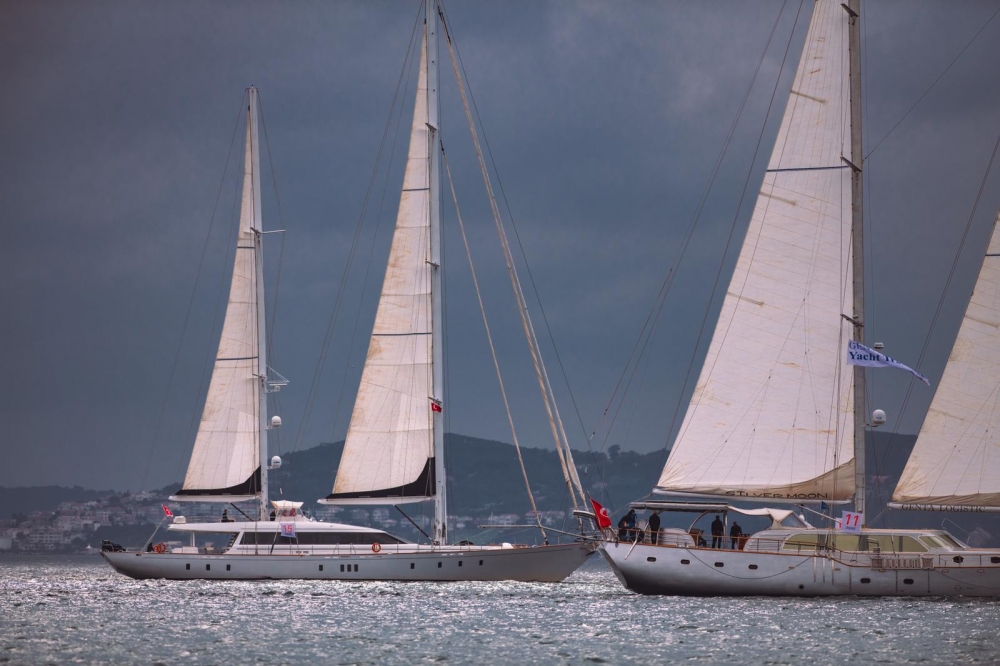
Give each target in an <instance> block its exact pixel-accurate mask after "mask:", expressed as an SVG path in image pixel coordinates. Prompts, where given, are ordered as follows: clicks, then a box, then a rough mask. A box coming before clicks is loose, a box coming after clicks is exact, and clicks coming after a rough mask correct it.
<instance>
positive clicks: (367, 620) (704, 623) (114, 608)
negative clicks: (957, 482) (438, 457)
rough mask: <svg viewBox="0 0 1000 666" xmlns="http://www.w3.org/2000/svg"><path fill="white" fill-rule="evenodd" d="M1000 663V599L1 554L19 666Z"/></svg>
mask: <svg viewBox="0 0 1000 666" xmlns="http://www.w3.org/2000/svg"><path fill="white" fill-rule="evenodd" d="M668 660H669V661H687V662H695V663H707V664H716V663H740V664H745V663H762V664H763V663H768V664H802V663H806V662H810V663H814V664H824V663H848V662H855V663H858V662H860V663H893V664H894V663H924V664H927V663H930V664H952V663H997V662H998V661H1000V602H998V601H982V600H942V599H918V600H910V599H856V598H840V599H766V598H736V599H690V598H681V597H641V596H638V595H635V594H632V593H629V592H627V591H626V590H625V589H623V588H622V587H621V585H619V583H618V581H617V580H616V579H615V578H614V576H613V575H612V574H611V573H610V572H609V571H608V570H607V568H606V567H605V565H604V564H603V563H602V562H600V561H599V560H597V559H596V557H595V558H594V559H592V560H591V561H590V563H588V565H587V566H585V567H584V568H583V569H582V570H581V571H578V572H577V573H576V574H574V575H573V576H572V577H571V578H570V579H569V580H568V581H567V582H565V583H562V584H533V583H401V584H394V583H349V582H335V581H331V582H316V581H312V582H308V581H287V582H276V581H262V582H220V581H189V582H168V581H133V580H130V579H128V578H125V577H123V576H120V575H118V574H115V573H113V572H112V571H111V569H110V568H109V567H107V566H106V565H105V564H104V563H103V561H102V560H101V559H100V558H99V557H97V556H81V557H66V558H54V557H46V558H19V559H4V560H0V662H5V663H32V664H33V663H66V662H118V663H144V664H156V663H164V664H166V663H178V662H185V663H197V664H210V663H222V662H229V663H246V662H263V663H301V662H304V661H317V662H324V663H378V664H396V663H414V662H421V661H433V662H450V663H472V662H475V663H496V662H509V663H511V664H514V663H523V662H536V663H558V662H574V663H580V662H591V663H595V662H596V663H601V662H607V663H628V662H645V663H664V662H666V661H668Z"/></svg>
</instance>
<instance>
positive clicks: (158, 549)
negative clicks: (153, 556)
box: [153, 543, 167, 554]
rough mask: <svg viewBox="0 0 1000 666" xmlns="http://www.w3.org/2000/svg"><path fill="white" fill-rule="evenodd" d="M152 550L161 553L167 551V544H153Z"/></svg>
mask: <svg viewBox="0 0 1000 666" xmlns="http://www.w3.org/2000/svg"><path fill="white" fill-rule="evenodd" d="M153 552H154V553H161V554H162V553H165V552H167V544H165V543H158V544H156V545H155V546H153Z"/></svg>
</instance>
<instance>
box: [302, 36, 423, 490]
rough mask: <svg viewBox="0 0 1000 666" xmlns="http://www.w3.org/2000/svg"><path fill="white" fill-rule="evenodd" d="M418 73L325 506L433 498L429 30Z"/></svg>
mask: <svg viewBox="0 0 1000 666" xmlns="http://www.w3.org/2000/svg"><path fill="white" fill-rule="evenodd" d="M419 71H420V73H419V77H418V82H417V92H416V102H415V105H414V113H413V124H412V126H411V130H410V147H409V153H408V155H407V162H406V169H405V173H404V176H403V187H402V194H401V196H400V202H399V212H398V214H397V217H396V228H395V232H394V234H393V239H392V246H391V248H390V250H389V262H388V267H387V269H386V273H385V279H384V281H383V284H382V293H381V296H380V298H379V304H378V310H377V312H376V314H375V325H374V327H373V330H372V335H371V339H370V341H369V346H368V355H367V357H366V359H365V365H364V369H363V370H362V374H361V385H360V387H359V389H358V395H357V398H356V400H355V403H354V410H353V412H352V413H351V423H350V426H349V427H348V431H347V438H346V440H345V442H344V452H343V455H342V456H341V459H340V465H339V467H338V469H337V478H336V480H335V481H334V487H333V492H332V493H331V494H330V495H329V496H328V497H327V498H326V499H324V500H320V501H321V502H325V503H338V502H342V503H351V504H357V503H373V502H377V501H379V500H381V501H382V503H402V502H407V501H418V500H420V499H427V498H430V497H434V495H435V488H434V485H435V474H434V473H433V464H434V459H435V456H434V432H433V419H432V417H433V412H432V410H431V405H432V397H433V363H432V346H433V342H434V334H433V330H434V327H433V320H432V316H433V313H432V304H431V282H432V272H431V271H432V269H433V266H432V263H431V227H430V180H429V173H430V171H429V150H430V140H431V136H430V131H429V129H428V106H427V73H426V71H427V36H426V29H425V34H424V37H423V39H422V43H421V55H420V70H419Z"/></svg>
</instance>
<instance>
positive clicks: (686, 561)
mask: <svg viewBox="0 0 1000 666" xmlns="http://www.w3.org/2000/svg"><path fill="white" fill-rule="evenodd" d="M681 564H691V560H681Z"/></svg>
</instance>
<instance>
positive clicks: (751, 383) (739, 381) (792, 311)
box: [654, 0, 856, 502]
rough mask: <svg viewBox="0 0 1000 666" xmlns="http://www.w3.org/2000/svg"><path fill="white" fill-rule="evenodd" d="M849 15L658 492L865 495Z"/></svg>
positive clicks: (796, 120) (779, 155)
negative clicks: (851, 365)
mask: <svg viewBox="0 0 1000 666" xmlns="http://www.w3.org/2000/svg"><path fill="white" fill-rule="evenodd" d="M848 20H849V15H848V13H847V12H846V11H845V10H844V8H843V7H841V4H840V2H839V1H838V0H820V1H818V2H817V3H816V6H815V9H814V11H813V16H812V21H811V23H810V26H809V31H808V34H807V36H806V43H805V47H804V49H803V52H802V57H801V59H800V61H799V65H798V70H797V71H796V74H795V79H794V82H793V84H792V89H791V94H790V96H789V100H788V104H787V106H786V108H785V114H784V117H783V119H782V123H781V128H780V130H779V132H778V138H777V142H776V144H775V147H774V150H773V152H772V155H771V160H770V163H769V165H768V171H767V174H766V176H765V178H764V183H763V186H762V187H761V191H760V195H759V197H758V198H757V203H756V207H755V208H754V212H753V217H752V219H751V221H750V226H749V229H748V231H747V235H746V238H745V240H744V242H743V247H742V250H741V251H740V256H739V260H738V262H737V264H736V270H735V272H734V274H733V277H732V280H731V281H730V283H729V288H728V290H727V292H726V296H725V300H724V302H723V305H722V311H721V314H720V316H719V321H718V323H717V325H716V327H715V332H714V334H713V336H712V342H711V345H710V347H709V350H708V356H707V358H706V359H705V365H704V367H703V369H702V372H701V376H700V377H699V379H698V384H697V386H696V388H695V392H694V395H693V396H692V399H691V404H690V405H689V407H688V410H687V413H686V415H685V418H684V422H683V424H682V425H681V428H680V430H679V432H678V436H677V438H676V441H675V444H674V446H673V450H672V451H671V454H670V458H669V459H668V461H667V464H666V467H665V468H664V470H663V474H662V475H661V477H660V480H659V482H658V483H657V486H656V488H655V489H654V491H655V492H658V493H664V494H682V495H686V494H690V495H722V496H728V497H735V498H744V499H762V500H768V501H775V500H777V501H782V500H785V501H796V502H798V501H809V500H823V501H840V500H846V499H848V498H850V497H851V495H852V494H853V492H854V452H853V439H854V438H853V410H854V401H853V388H852V382H851V374H850V372H849V371H848V370H847V369H846V368H845V366H844V362H843V348H844V345H845V344H846V340H848V339H849V338H850V337H851V327H852V325H851V324H850V323H848V322H847V321H845V320H844V319H843V318H842V316H841V315H842V314H843V313H849V312H851V311H852V283H851V271H852V249H851V195H852V190H851V170H850V167H849V165H848V164H847V163H846V162H845V159H846V160H848V161H851V162H852V163H856V161H855V160H853V159H852V151H851V120H850V117H851V116H850V86H849V71H850V68H849V54H848V48H847V40H848Z"/></svg>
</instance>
